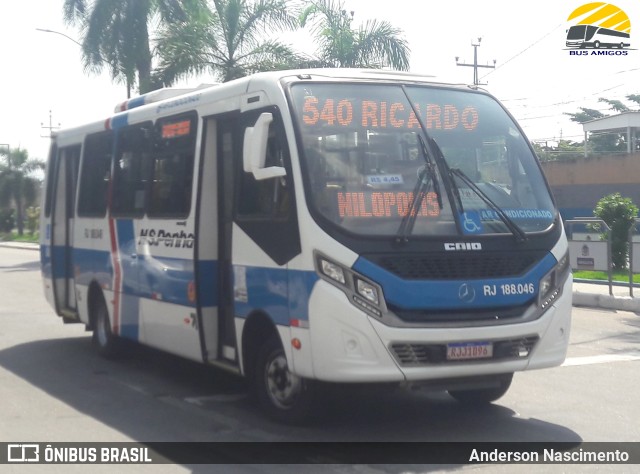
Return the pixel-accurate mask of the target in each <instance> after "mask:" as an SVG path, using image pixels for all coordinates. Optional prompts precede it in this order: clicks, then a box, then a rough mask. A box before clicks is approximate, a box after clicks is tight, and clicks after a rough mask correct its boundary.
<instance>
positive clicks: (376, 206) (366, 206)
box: [337, 192, 440, 218]
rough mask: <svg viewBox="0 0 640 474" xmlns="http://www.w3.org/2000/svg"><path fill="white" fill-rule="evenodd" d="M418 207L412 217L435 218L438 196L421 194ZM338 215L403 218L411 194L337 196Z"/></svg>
mask: <svg viewBox="0 0 640 474" xmlns="http://www.w3.org/2000/svg"><path fill="white" fill-rule="evenodd" d="M421 195H422V196H421V197H422V198H423V199H420V202H421V204H420V207H419V208H417V209H415V210H414V215H417V216H421V217H437V216H439V215H440V207H439V206H438V195H437V194H436V193H434V192H430V193H427V194H426V195H424V193H421ZM337 197H338V214H339V215H340V217H365V218H367V217H368V218H375V217H397V216H399V217H405V216H406V215H407V214H408V212H409V208H410V207H411V203H412V202H413V193H411V192H409V193H405V192H379V193H343V192H339V193H338V195H337Z"/></svg>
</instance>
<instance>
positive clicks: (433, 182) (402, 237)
mask: <svg viewBox="0 0 640 474" xmlns="http://www.w3.org/2000/svg"><path fill="white" fill-rule="evenodd" d="M418 141H419V142H420V152H421V154H422V157H423V159H424V162H425V165H424V168H422V171H421V172H420V174H419V175H418V180H417V181H416V185H415V186H414V188H413V199H412V200H411V203H410V205H409V208H408V209H407V213H406V214H405V215H404V217H403V218H402V221H401V222H400V226H399V227H398V232H396V242H398V243H406V242H407V240H408V237H409V235H411V233H412V232H413V226H414V225H415V223H416V219H417V218H418V209H419V208H420V206H422V201H423V200H424V199H425V198H426V197H427V194H428V193H429V189H430V188H431V186H433V190H434V192H435V193H436V199H437V200H438V206H439V208H440V209H442V196H441V195H440V184H439V183H438V176H437V174H436V164H435V163H434V161H433V159H432V158H431V155H429V151H428V150H427V145H426V144H425V142H424V139H423V138H422V135H418Z"/></svg>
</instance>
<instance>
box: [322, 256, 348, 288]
mask: <svg viewBox="0 0 640 474" xmlns="http://www.w3.org/2000/svg"><path fill="white" fill-rule="evenodd" d="M319 260H320V270H321V271H322V273H323V274H324V275H325V276H327V277H329V278H331V279H332V280H334V281H337V282H338V283H340V284H342V285H345V284H346V282H347V280H346V278H345V276H344V269H343V268H342V267H341V266H340V265H338V264H337V263H333V262H330V261H329V260H326V259H324V258H320V259H319Z"/></svg>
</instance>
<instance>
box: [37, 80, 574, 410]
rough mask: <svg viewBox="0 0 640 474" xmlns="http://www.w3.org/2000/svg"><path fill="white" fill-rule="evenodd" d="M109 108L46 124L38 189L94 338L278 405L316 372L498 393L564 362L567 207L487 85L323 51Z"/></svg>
mask: <svg viewBox="0 0 640 474" xmlns="http://www.w3.org/2000/svg"><path fill="white" fill-rule="evenodd" d="M174 93H175V94H180V95H175V96H174V97H169V96H171V95H172V94H174ZM118 110H119V111H118V112H116V113H115V114H114V115H112V116H110V117H108V118H106V120H103V121H99V122H96V123H91V124H88V125H85V126H81V127H76V128H72V129H68V130H63V131H59V132H58V133H56V134H55V136H54V137H53V140H52V146H51V153H50V158H49V162H48V168H47V176H46V181H45V188H46V189H45V192H44V193H43V194H44V205H43V208H42V209H43V212H42V226H41V236H42V241H41V260H42V273H43V277H44V286H45V292H46V296H47V298H48V300H49V302H50V303H51V304H52V305H53V307H54V308H55V310H56V312H57V314H58V315H59V316H61V317H62V319H63V320H64V321H65V322H79V323H82V324H84V325H86V327H87V329H88V330H91V331H93V340H94V342H95V345H96V347H97V349H98V350H99V352H100V353H102V354H103V355H106V356H109V355H112V354H113V353H114V351H115V350H117V348H118V343H119V342H121V341H122V340H123V339H128V340H132V341H136V342H138V343H141V344H145V345H149V346H152V347H155V348H159V349H162V350H165V351H167V352H170V353H173V354H177V355H179V356H182V357H185V358H188V359H192V360H195V361H200V362H203V363H205V364H211V365H214V366H218V367H222V368H225V369H228V370H231V371H233V372H235V373H237V374H240V375H242V376H245V377H247V378H248V380H249V381H250V382H251V386H252V387H253V389H254V390H255V392H256V394H257V399H258V400H259V402H260V404H261V405H262V407H263V408H264V409H265V410H266V411H267V413H268V414H270V415H271V416H273V417H275V418H276V419H278V420H282V421H300V420H303V419H305V417H306V416H307V415H309V414H310V413H312V412H313V406H314V403H316V402H317V401H318V388H319V387H322V386H323V385H325V383H348V384H354V383H390V384H406V385H409V384H424V385H425V386H426V387H433V388H438V389H440V390H448V391H449V393H450V394H451V395H452V396H453V397H454V398H456V399H458V400H459V401H461V402H469V403H489V402H492V401H494V400H496V399H498V398H499V397H500V396H502V395H503V394H504V393H505V392H506V391H507V389H508V387H509V385H510V383H511V380H512V376H513V373H514V372H517V371H524V370H528V369H538V368H543V367H551V366H557V365H559V364H561V363H562V362H563V360H564V358H565V355H566V351H567V345H568V340H569V331H570V313H571V285H572V277H571V272H570V268H569V262H568V258H567V241H566V238H565V234H564V229H563V225H562V223H561V219H560V215H559V213H558V211H557V209H556V207H555V205H554V200H553V198H552V196H551V194H550V192H549V187H548V185H547V183H546V181H545V178H544V176H543V173H542V171H541V168H540V166H539V163H538V161H537V159H536V156H535V154H534V151H533V149H532V147H531V144H530V142H529V141H528V140H527V139H526V137H525V136H524V134H523V132H522V130H521V129H520V128H519V126H518V125H517V124H516V123H515V121H514V120H513V118H512V117H511V116H510V115H509V114H508V113H507V112H506V111H505V109H504V108H503V107H502V106H501V105H500V104H499V102H498V101H497V100H496V99H494V98H493V97H492V96H490V95H489V94H487V93H486V92H483V91H481V90H478V89H477V88H474V87H468V86H453V85H446V84H441V83H436V82H433V81H431V82H430V81H429V80H428V79H425V78H424V77H419V76H414V75H409V74H399V73H393V72H389V71H357V70H348V69H344V70H321V69H318V70H307V71H280V72H270V73H261V74H256V75H253V76H250V77H246V78H243V79H238V80H235V81H232V82H228V83H225V84H220V85H213V86H210V87H205V88H200V89H197V90H192V91H190V92H189V91H186V92H185V91H177V92H176V91H171V90H163V91H159V92H155V93H151V94H149V95H146V96H142V97H139V98H135V99H132V100H130V101H128V102H126V103H124V104H123V105H122V107H120V108H119V109H118Z"/></svg>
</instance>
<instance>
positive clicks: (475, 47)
mask: <svg viewBox="0 0 640 474" xmlns="http://www.w3.org/2000/svg"><path fill="white" fill-rule="evenodd" d="M481 41H482V38H478V42H477V43H474V42H473V41H471V46H473V64H467V63H464V62H462V63H461V62H459V59H460V56H456V65H457V66H467V67H472V68H473V84H474V85H476V86H477V85H484V84H480V80H479V79H478V68H480V67H486V68H489V69H495V67H496V60H495V59H494V60H493V66H491V65H489V64H487V65H484V64H478V47H479V46H480V42H481Z"/></svg>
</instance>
